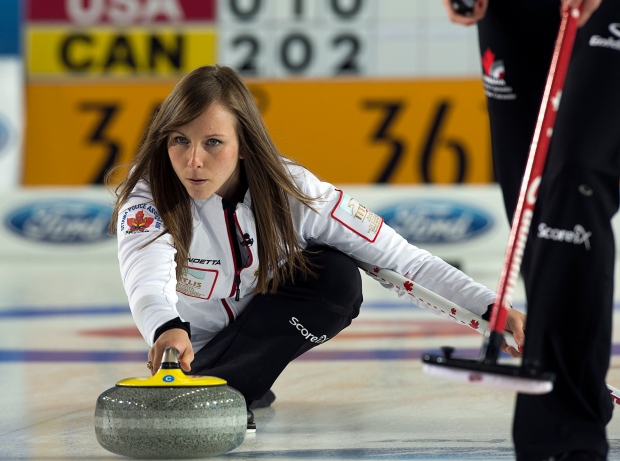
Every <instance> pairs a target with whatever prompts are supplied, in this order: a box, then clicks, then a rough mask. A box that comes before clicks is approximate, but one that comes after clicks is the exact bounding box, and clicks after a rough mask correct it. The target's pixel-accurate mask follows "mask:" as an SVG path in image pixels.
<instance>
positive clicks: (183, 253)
mask: <svg viewBox="0 0 620 461" xmlns="http://www.w3.org/2000/svg"><path fill="white" fill-rule="evenodd" d="M216 101H217V102H218V103H220V104H222V105H223V106H224V107H226V108H227V109H228V110H229V111H230V112H231V113H232V114H233V115H234V116H235V118H236V122H237V127H236V128H237V136H238V137H239V151H240V152H239V153H240V155H241V156H242V157H244V160H243V162H244V164H245V173H246V177H247V181H248V187H249V189H250V194H251V197H252V209H253V212H254V217H255V220H256V232H257V243H258V257H259V261H260V264H259V268H258V274H257V285H256V290H255V291H256V292H257V293H266V292H268V291H274V290H275V289H276V288H277V286H278V285H280V284H281V283H282V282H283V281H284V280H286V279H288V280H291V281H294V273H295V271H296V270H300V271H301V272H302V273H303V274H309V273H312V272H313V271H312V267H310V265H309V263H308V261H307V260H306V258H305V257H304V255H303V253H302V248H301V247H300V246H299V244H298V242H297V237H296V235H295V230H294V227H293V221H292V218H291V210H290V204H289V196H290V197H292V198H294V199H297V200H299V201H300V202H302V203H303V204H304V205H305V206H308V207H310V208H313V206H312V203H313V201H314V200H315V198H312V197H309V196H307V195H306V194H304V193H303V192H302V191H301V190H300V189H299V187H297V185H296V184H295V182H294V181H293V179H292V178H291V176H290V174H289V172H288V170H287V168H286V167H285V163H286V162H287V161H288V160H287V159H285V158H284V157H283V156H282V155H281V154H280V152H279V151H278V149H277V148H276V146H275V145H274V143H273V141H272V140H271V137H270V136H269V134H268V132H267V129H266V127H265V124H264V122H263V119H262V117H261V115H260V112H259V110H258V108H257V107H256V103H255V101H254V98H253V96H252V93H251V92H250V91H249V89H248V87H247V86H246V85H245V84H244V83H243V81H242V80H241V78H240V77H239V75H238V74H237V73H236V72H235V71H234V70H232V69H231V68H229V67H226V66H217V65H216V66H204V67H199V68H197V69H195V70H193V71H192V72H190V73H189V74H187V75H186V76H185V77H183V78H182V79H181V80H180V81H179V83H177V85H176V86H175V87H174V89H173V90H172V92H171V93H170V94H169V95H168V97H167V98H166V99H165V100H164V102H163V103H162V104H161V106H160V107H159V108H158V110H157V111H156V113H155V114H154V116H153V118H152V120H151V122H150V124H149V126H148V128H147V129H146V131H145V133H144V134H143V136H142V140H141V142H140V147H139V149H138V152H137V154H136V156H135V157H134V158H133V160H132V161H131V163H130V165H129V167H130V170H129V174H128V176H127V178H126V179H125V180H124V181H123V182H122V183H121V184H120V185H118V187H117V188H116V191H115V192H116V204H115V207H114V213H113V214H112V220H111V222H110V228H109V232H110V234H112V235H113V234H116V225H117V219H118V213H119V211H120V210H121V209H122V207H123V204H124V203H125V202H126V201H127V199H128V198H129V196H130V195H131V192H132V191H133V189H134V188H135V187H136V184H137V183H138V181H140V180H141V179H144V180H145V181H146V182H147V183H148V184H149V185H150V188H151V193H152V195H153V201H154V203H155V207H156V208H157V211H158V212H159V215H160V216H161V218H162V221H163V223H164V225H165V227H166V232H167V233H169V234H170V236H171V237H172V240H173V242H174V246H175V248H176V251H177V253H176V256H175V262H176V264H177V268H176V275H177V279H179V278H180V276H181V274H182V271H183V266H184V265H185V264H186V262H187V258H188V256H189V247H190V244H191V240H192V229H193V226H192V212H191V199H190V196H189V195H188V193H187V191H186V189H185V187H184V186H183V184H182V183H181V181H180V180H179V179H178V177H177V175H176V173H175V172H174V170H173V168H172V164H171V163H170V158H169V156H168V149H167V139H168V135H169V133H170V132H172V131H174V130H175V129H177V128H178V127H180V126H182V125H185V124H186V123H189V122H191V121H192V120H194V119H195V118H196V117H198V116H199V115H200V114H202V113H203V112H204V111H205V110H207V109H208V108H209V106H210V105H211V104H213V103H214V102H216ZM114 171H116V170H111V171H109V172H108V174H107V179H106V182H107V183H108V185H110V184H111V178H112V176H113V174H114ZM160 235H161V234H160ZM149 243H150V242H149ZM283 260H285V261H286V263H285V264H280V263H281V262H282V261H283ZM270 279H271V282H270Z"/></svg>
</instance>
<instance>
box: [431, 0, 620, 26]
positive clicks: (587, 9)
mask: <svg viewBox="0 0 620 461" xmlns="http://www.w3.org/2000/svg"><path fill="white" fill-rule="evenodd" d="M489 1H490V0H476V3H475V4H474V8H473V12H472V14H471V15H470V16H463V15H461V14H458V13H456V12H455V11H454V9H453V8H452V0H441V2H442V3H443V6H444V8H445V10H446V13H447V14H448V19H449V20H450V21H451V22H453V23H455V24H461V25H463V26H473V25H474V24H476V23H477V22H478V21H480V20H481V19H482V18H484V15H485V14H486V11H487V7H488V6H489ZM496 1H497V0H496ZM499 1H510V0H499ZM601 1H602V0H562V6H563V7H570V8H577V7H579V6H581V16H580V17H579V22H578V25H579V27H581V26H583V25H584V24H585V23H586V22H587V21H588V19H589V18H590V16H592V13H594V11H596V9H597V8H598V7H599V6H600V5H601ZM608 1H611V0H608Z"/></svg>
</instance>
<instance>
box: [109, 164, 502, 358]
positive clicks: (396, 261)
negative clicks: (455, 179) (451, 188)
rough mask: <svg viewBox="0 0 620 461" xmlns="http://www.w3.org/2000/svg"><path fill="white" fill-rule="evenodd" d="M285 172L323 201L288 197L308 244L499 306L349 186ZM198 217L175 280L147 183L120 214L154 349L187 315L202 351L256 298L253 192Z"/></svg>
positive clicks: (122, 244)
mask: <svg viewBox="0 0 620 461" xmlns="http://www.w3.org/2000/svg"><path fill="white" fill-rule="evenodd" d="M287 168H288V170H289V171H290V173H291V175H292V177H293V179H294V181H295V182H296V184H297V185H298V186H299V187H300V189H301V190H302V191H303V192H304V193H306V194H307V195H308V196H310V197H320V198H319V199H318V200H317V201H316V203H315V204H314V208H315V209H316V211H317V212H314V211H313V210H311V209H309V208H308V207H306V206H305V205H303V204H302V203H300V202H299V201H297V200H296V199H292V198H291V199H290V204H291V216H292V219H293V223H294V226H295V232H296V234H297V240H298V242H299V244H300V245H301V246H302V247H303V248H305V247H307V246H308V245H313V244H317V245H327V246H330V247H333V248H337V249H339V250H340V251H342V252H344V253H346V254H348V255H350V256H351V257H352V258H354V259H356V260H359V261H364V262H367V263H369V264H373V265H376V266H378V267H383V268H387V269H392V270H394V271H396V272H398V273H400V274H402V275H404V276H406V277H407V278H410V279H411V280H413V281H414V282H417V283H419V284H420V285H423V286H424V287H426V288H428V289H430V290H432V291H434V292H435V293H437V294H439V295H441V296H443V297H444V298H447V299H449V300H450V301H452V302H454V303H456V304H458V305H460V306H462V307H463V308H465V309H467V310H469V311H470V312H473V313H475V314H477V315H479V316H481V315H483V314H484V313H485V312H486V311H487V306H489V305H490V304H492V303H493V301H494V299H495V293H494V292H492V291H491V290H489V289H487V288H486V287H484V286H483V285H481V284H479V283H477V282H475V281H474V280H472V279H471V278H470V277H468V276H466V275H465V274H463V273H462V272H460V271H459V270H457V269H455V268H454V267H452V266H450V265H449V264H447V263H445V262H444V261H443V260H441V259H440V258H438V257H436V256H433V255H431V254H430V253H428V252H427V251H425V250H422V249H420V248H417V247H416V246H414V245H411V244H409V243H408V242H407V241H406V240H405V239H404V238H403V237H401V236H400V235H399V234H397V233H396V232H395V231H394V230H393V229H392V228H390V227H389V226H388V225H387V224H385V223H384V222H383V219H382V218H380V217H379V216H378V215H376V214H374V213H373V212H372V211H370V210H368V209H366V208H364V207H363V206H362V205H360V204H359V203H358V202H356V201H355V200H354V199H352V198H351V197H349V196H348V195H346V193H345V192H343V191H341V190H339V189H337V188H336V187H335V186H333V185H332V184H329V183H327V182H324V181H321V180H319V179H318V178H317V177H316V176H314V175H313V174H312V173H310V172H309V171H308V170H306V169H305V168H303V167H301V166H298V165H294V164H290V165H287ZM192 215H193V226H194V228H193V237H192V242H191V245H190V251H189V258H188V261H187V264H186V267H185V269H186V271H185V273H184V276H183V277H182V279H181V280H177V278H176V275H175V274H176V264H175V262H174V256H175V253H176V250H175V249H174V246H173V244H172V238H171V237H170V235H168V234H166V235H163V236H161V237H160V238H158V239H157V240H155V241H154V242H153V243H151V244H149V245H147V246H144V245H145V244H146V243H147V242H149V241H151V240H152V239H154V238H155V237H157V236H159V235H161V233H162V231H163V230H164V229H165V225H164V223H163V222H162V221H161V218H160V216H159V214H158V212H157V209H156V208H155V206H154V203H153V197H152V195H151V192H150V188H149V186H148V184H147V183H146V182H145V181H140V182H139V183H138V185H137V186H136V188H135V189H134V191H133V192H132V194H131V196H130V198H129V199H128V200H127V202H126V203H125V204H124V205H123V207H122V209H121V211H120V212H119V216H118V225H117V235H118V257H119V262H120V269H121V275H122V279H123V284H124V287H125V291H126V293H127V297H128V300H129V306H130V308H131V312H132V315H133V318H134V320H135V323H136V325H137V327H138V329H139V330H140V332H141V333H142V335H143V337H144V338H145V340H146V342H147V343H148V344H149V345H152V344H153V341H154V339H153V338H154V334H155V331H156V330H157V328H159V327H160V326H161V325H163V324H164V323H166V322H168V321H170V320H173V319H175V318H177V317H180V318H181V319H182V320H183V321H186V322H189V323H190V325H191V334H192V346H193V347H194V350H198V349H200V348H201V347H203V346H204V345H205V344H206V343H207V342H208V341H209V340H210V339H211V338H213V337H214V336H215V335H216V334H217V333H218V332H219V331H220V330H222V329H223V328H224V327H226V326H227V325H228V324H229V323H231V322H233V321H234V320H235V318H236V317H237V316H238V315H239V314H240V313H241V312H242V311H243V309H244V308H245V306H247V304H248V302H249V301H250V300H251V299H252V297H253V296H254V294H253V290H254V288H255V285H256V283H255V273H256V271H257V269H258V265H259V261H258V252H257V244H258V241H257V235H256V226H255V220H254V213H253V212H252V197H251V195H250V193H249V191H248V192H247V193H246V194H245V197H244V199H243V202H240V203H238V204H237V205H236V207H235V209H234V211H233V210H226V209H225V208H224V206H223V202H222V198H221V197H219V196H217V195H213V196H211V197H210V198H208V199H206V200H201V201H199V200H195V201H193V203H192ZM235 245H236V246H237V248H238V249H239V251H236V250H235ZM235 254H237V255H238V256H235ZM239 256H240V257H239ZM237 259H239V260H237Z"/></svg>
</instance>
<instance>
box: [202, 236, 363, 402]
mask: <svg viewBox="0 0 620 461" xmlns="http://www.w3.org/2000/svg"><path fill="white" fill-rule="evenodd" d="M307 256H308V259H309V260H310V261H311V262H312V263H313V264H315V265H316V269H315V272H316V273H317V275H318V276H317V277H308V278H306V279H305V280H304V279H303V277H302V276H301V275H299V274H298V275H297V276H296V277H295V283H294V284H292V283H288V282H287V283H286V284H284V285H282V286H280V287H279V288H278V289H277V291H276V292H275V293H273V294H262V295H257V296H256V297H255V298H254V299H253V300H252V301H251V302H250V304H249V305H248V306H247V307H246V309H245V310H244V311H243V312H242V313H241V315H240V316H239V318H237V319H236V320H235V322H233V323H232V324H230V325H229V326H228V327H226V328H225V329H224V330H222V331H221V332H220V333H218V334H217V335H216V336H215V337H214V338H213V339H212V340H211V341H210V342H209V343H208V344H207V345H206V346H205V347H203V348H202V349H201V350H199V351H197V352H196V354H195V358H194V361H193V362H192V370H191V374H198V375H211V376H217V377H219V378H222V379H225V380H226V381H228V384H229V385H230V386H232V387H233V388H235V389H237V390H238V391H239V392H241V393H242V394H243V395H244V397H245V398H246V401H247V402H248V405H250V404H251V402H252V401H254V400H258V399H260V398H262V397H263V396H264V395H265V393H266V392H267V391H268V390H269V389H270V388H271V386H272V384H273V383H274V382H275V380H276V379H277V378H278V376H279V375H280V373H282V371H283V370H284V369H285V368H286V366H287V365H288V364H289V363H290V362H291V361H292V360H294V359H295V358H296V357H298V356H300V355H301V354H303V353H304V352H307V351H308V350H310V349H312V348H313V347H316V346H318V345H320V344H323V343H324V342H326V341H328V340H329V339H331V338H333V337H334V336H335V335H337V334H338V333H339V332H340V331H341V330H343V329H344V328H346V327H347V326H349V325H350V324H351V321H352V319H354V318H355V317H357V315H358V313H359V308H360V305H361V303H362V281H361V277H360V272H359V269H358V267H357V265H356V264H355V262H354V261H353V260H352V259H351V258H349V257H348V256H347V255H345V254H343V253H341V252H339V251H337V250H334V249H331V248H327V247H314V248H312V249H311V251H310V252H307Z"/></svg>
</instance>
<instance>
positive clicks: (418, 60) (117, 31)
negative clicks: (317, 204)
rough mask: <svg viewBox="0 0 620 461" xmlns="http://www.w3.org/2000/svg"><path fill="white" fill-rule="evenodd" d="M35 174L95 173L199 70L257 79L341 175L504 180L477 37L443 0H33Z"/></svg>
mask: <svg viewBox="0 0 620 461" xmlns="http://www.w3.org/2000/svg"><path fill="white" fill-rule="evenodd" d="M26 16H27V17H26V27H25V49H24V54H25V56H24V62H25V67H26V76H27V86H26V110H25V113H26V137H25V156H24V162H23V163H24V165H23V181H22V182H23V184H25V185H48V184H59V185H67V184H98V183H101V181H102V179H103V174H104V172H105V171H106V170H107V169H108V168H109V167H110V166H112V165H114V164H118V163H120V164H124V163H126V162H127V161H129V160H130V159H131V157H132V155H133V154H134V153H135V151H136V148H137V143H138V140H139V139H140V136H141V134H142V131H143V130H144V128H145V127H146V124H147V123H148V120H149V118H150V116H151V114H152V113H153V110H154V109H155V108H156V107H157V105H158V104H159V103H161V101H162V100H163V99H164V98H165V97H166V95H167V94H168V93H169V91H170V90H171V89H172V87H173V85H174V84H175V83H176V82H177V81H178V79H179V78H180V77H181V76H182V75H184V74H185V73H187V72H188V71H190V70H192V69H194V68H196V67H198V66H201V65H212V64H215V63H219V64H225V65H229V66H231V67H233V68H235V69H236V70H237V71H238V72H239V73H240V74H241V75H242V76H243V77H244V79H245V80H246V82H247V84H248V86H249V87H250V89H251V90H252V92H253V94H254V96H255V98H256V101H257V103H258V105H259V108H260V109H261V112H262V114H263V116H264V118H265V122H266V123H267V126H268V128H269V130H270V133H271V135H272V137H273V138H274V140H275V142H276V145H277V146H278V147H279V149H280V150H281V152H282V153H283V154H284V155H286V156H288V157H291V158H293V159H294V160H297V161H299V162H300V163H301V164H303V165H305V166H307V167H308V168H310V169H311V170H313V171H314V172H315V173H317V174H318V175H319V176H320V177H322V178H324V179H325V180H328V181H330V182H333V183H339V184H342V183H397V184H406V183H407V184H410V183H429V184H430V183H439V184H443V183H446V184H450V183H485V182H490V181H492V180H493V174H492V168H491V162H490V145H489V135H488V120H487V115H486V107H485V100H484V93H483V90H482V86H481V84H480V80H479V72H480V71H479V67H480V64H479V57H478V54H477V42H476V37H475V35H474V34H475V32H474V30H472V29H467V28H462V27H459V26H455V25H452V24H450V23H449V22H448V21H447V19H446V17H445V12H444V11H443V7H442V6H441V2H440V1H439V0H219V1H216V0H30V1H29V4H28V11H27V14H26Z"/></svg>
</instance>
